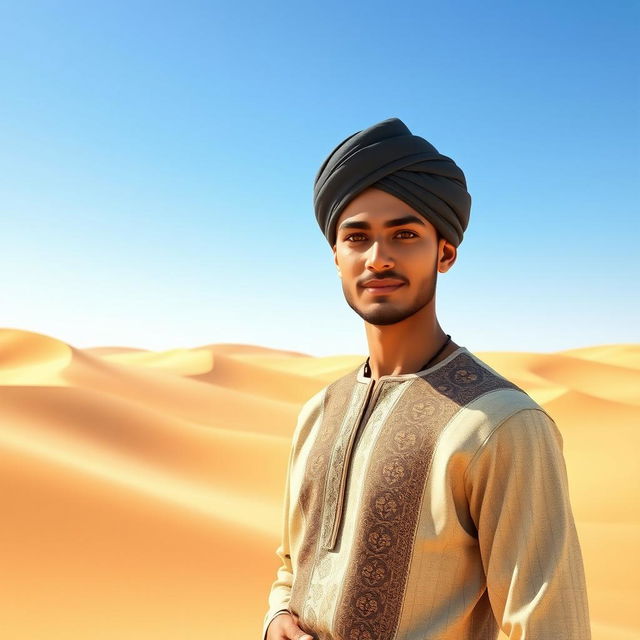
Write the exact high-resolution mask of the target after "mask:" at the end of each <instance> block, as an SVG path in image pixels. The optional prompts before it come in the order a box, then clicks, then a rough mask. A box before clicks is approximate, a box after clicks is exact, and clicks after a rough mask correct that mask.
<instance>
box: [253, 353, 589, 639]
mask: <svg viewBox="0 0 640 640" xmlns="http://www.w3.org/2000/svg"><path fill="white" fill-rule="evenodd" d="M363 371H364V363H363V364H362V365H360V366H359V367H358V368H357V369H356V370H354V371H352V372H350V373H348V374H347V375H345V376H343V377H342V378H340V379H338V380H336V381H334V382H332V383H331V384H329V385H328V386H327V387H325V388H324V389H322V390H321V391H319V392H318V393H317V394H315V395H314V396H313V397H312V398H310V399H309V400H308V401H307V402H306V403H305V404H304V406H303V407H302V409H301V411H300V414H299V416H298V421H297V424H296V428H295V431H294V435H293V439H292V446H291V453H290V458H289V464H288V471H287V483H286V488H285V499H284V522H283V530H282V542H281V544H280V545H279V547H278V549H277V550H276V554H277V556H278V558H279V560H280V562H281V566H280V567H279V568H278V570H277V577H276V580H275V582H273V584H272V586H271V591H270V594H269V598H268V600H269V610H268V611H267V613H266V615H265V618H264V626H263V639H264V638H265V637H266V630H267V626H268V624H269V623H270V622H271V620H272V619H273V618H274V617H275V615H277V613H278V612H279V611H282V610H289V611H291V612H294V613H296V614H297V615H298V616H299V618H300V626H301V628H302V629H303V630H305V631H307V632H308V633H311V634H312V635H313V636H314V637H315V638H317V639H318V640H392V639H393V640H495V639H496V638H497V637H498V630H499V628H501V629H502V630H503V632H504V633H505V634H506V635H507V636H508V637H509V638H512V639H518V640H590V638H591V633H590V626H589V611H588V603H587V593H586V586H585V575H584V568H583V561H582V555H581V549H580V545H579V541H578V536H577V532H576V527H575V523H574V518H573V514H572V510H571V504H570V500H569V488H568V483H567V472H566V467H565V461H564V457H563V454H562V436H561V434H560V431H559V430H558V428H557V426H556V424H555V423H554V421H553V419H552V418H551V417H550V416H549V414H548V413H547V412H546V411H545V410H544V409H543V408H542V407H541V406H540V405H538V404H537V403H536V402H535V401H534V400H533V399H532V398H531V397H530V396H529V395H528V394H527V393H525V392H524V391H523V390H522V389H520V388H519V387H518V386H516V385H515V384H513V383H512V382H510V381H509V380H507V379H506V378H504V377H502V376H501V375H500V374H498V373H497V372H496V371H495V370H493V369H492V368H491V367H489V365H487V364H486V363H485V362H483V361H482V360H480V359H479V358H478V357H477V356H475V355H474V354H472V353H471V352H470V351H468V350H467V349H466V348H465V347H459V348H458V349H457V350H456V351H454V352H453V353H451V354H450V355H449V356H447V357H446V358H445V359H444V360H442V361H441V362H439V363H438V364H436V365H434V366H433V367H431V368H429V369H425V370H423V371H419V372H418V373H415V374H404V375H388V376H381V377H380V378H379V379H378V380H375V381H374V380H371V379H370V378H367V377H365V376H364V375H363Z"/></svg>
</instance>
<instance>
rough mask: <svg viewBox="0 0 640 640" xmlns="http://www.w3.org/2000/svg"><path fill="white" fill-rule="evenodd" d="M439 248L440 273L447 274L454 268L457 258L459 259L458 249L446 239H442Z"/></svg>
mask: <svg viewBox="0 0 640 640" xmlns="http://www.w3.org/2000/svg"><path fill="white" fill-rule="evenodd" d="M440 240H441V242H440V241H439V245H440V246H439V247H438V255H439V256H440V258H439V259H438V271H439V272H440V273H446V272H447V271H449V269H451V267H453V264H454V262H455V261H456V258H457V257H458V250H457V248H456V247H455V246H454V245H452V244H451V243H450V242H449V241H448V240H445V239H444V238H440Z"/></svg>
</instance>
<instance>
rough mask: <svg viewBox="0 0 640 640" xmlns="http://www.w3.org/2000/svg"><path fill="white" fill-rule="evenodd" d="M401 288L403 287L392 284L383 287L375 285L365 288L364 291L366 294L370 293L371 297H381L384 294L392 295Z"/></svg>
mask: <svg viewBox="0 0 640 640" xmlns="http://www.w3.org/2000/svg"><path fill="white" fill-rule="evenodd" d="M402 286H404V284H393V285H388V286H383V287H381V286H379V285H375V286H368V287H365V288H364V290H365V291H366V292H367V293H370V294H373V295H382V294H384V293H392V292H393V291H395V290H396V289H399V288H400V287H402Z"/></svg>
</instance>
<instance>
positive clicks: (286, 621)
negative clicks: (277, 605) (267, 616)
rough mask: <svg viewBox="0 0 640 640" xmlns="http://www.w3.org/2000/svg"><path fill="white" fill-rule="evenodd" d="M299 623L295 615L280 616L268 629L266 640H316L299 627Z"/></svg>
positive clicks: (285, 614)
mask: <svg viewBox="0 0 640 640" xmlns="http://www.w3.org/2000/svg"><path fill="white" fill-rule="evenodd" d="M298 622H299V618H298V616H297V615H296V614H295V613H280V614H278V615H277V616H276V617H275V618H274V619H273V620H272V621H271V622H270V623H269V626H268V627H267V638H266V640H315V638H314V637H313V636H310V635H309V634H308V633H305V632H304V631H303V630H302V629H301V628H300V627H299V626H298Z"/></svg>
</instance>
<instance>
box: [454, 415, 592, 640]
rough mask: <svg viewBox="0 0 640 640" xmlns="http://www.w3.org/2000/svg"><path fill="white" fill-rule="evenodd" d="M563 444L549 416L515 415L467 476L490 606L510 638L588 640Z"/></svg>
mask: <svg viewBox="0 0 640 640" xmlns="http://www.w3.org/2000/svg"><path fill="white" fill-rule="evenodd" d="M562 446H563V441H562V435H561V434H560V431H559V430H558V428H557V426H556V424H555V422H554V421H553V420H552V419H551V418H550V417H549V416H548V414H547V413H545V412H544V411H543V410H542V409H536V408H526V409H520V410H518V411H517V412H516V413H515V414H513V415H511V416H510V417H509V418H507V419H506V420H504V421H503V422H502V423H500V424H499V425H498V426H497V427H496V428H495V429H494V430H493V431H492V432H491V433H490V434H489V436H488V437H487V439H486V440H485V441H484V443H483V444H482V445H481V446H480V448H479V449H478V450H477V452H476V453H475V455H474V457H473V458H472V460H471V462H470V463H469V466H468V467H467V471H466V474H465V490H466V492H467V498H468V501H469V509H470V513H471V517H472V518H473V520H474V523H475V525H476V528H477V532H478V544H479V548H480V554H481V558H482V564H483V567H484V571H485V575H486V582H487V591H488V596H489V600H490V602H491V607H492V609H493V612H494V615H495V618H496V620H497V622H498V624H499V625H500V628H501V629H502V631H503V632H504V633H505V634H506V636H507V637H508V638H512V639H516V638H517V639H518V640H555V639H557V638H563V639H565V640H591V630H590V623H589V609H588V602H587V591H586V582H585V574H584V566H583V561H582V554H581V549H580V544H579V541H578V535H577V531H576V526H575V522H574V517H573V513H572V509H571V504H570V500H569V486H568V479H567V471H566V466H565V460H564V456H563V453H562Z"/></svg>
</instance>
